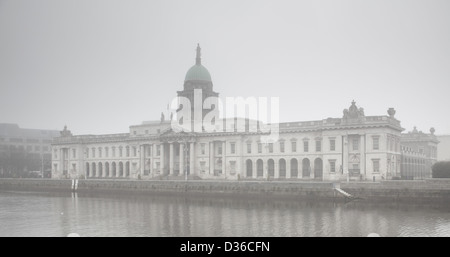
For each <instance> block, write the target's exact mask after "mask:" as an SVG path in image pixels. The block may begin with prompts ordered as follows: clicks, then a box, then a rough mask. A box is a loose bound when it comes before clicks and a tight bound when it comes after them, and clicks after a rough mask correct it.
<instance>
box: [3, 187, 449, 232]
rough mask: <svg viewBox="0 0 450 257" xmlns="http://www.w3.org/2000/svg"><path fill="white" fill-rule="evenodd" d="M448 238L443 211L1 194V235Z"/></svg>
mask: <svg viewBox="0 0 450 257" xmlns="http://www.w3.org/2000/svg"><path fill="white" fill-rule="evenodd" d="M71 233H77V234H79V235H81V236H338V237H339V236H367V235H368V234H370V233H377V234H380V235H381V236H450V211H449V209H448V207H446V208H445V207H443V206H423V205H422V206H417V205H397V204H391V205H387V206H386V205H380V204H377V205H375V204H367V203H364V202H352V203H348V204H343V203H339V204H336V203H332V202H320V203H311V202H295V201H286V202H283V201H262V200H250V199H217V198H195V197H174V196H131V195H114V196H111V195H89V194H76V193H72V194H54V193H52V194H50V193H32V192H26V193H25V192H0V236H67V235H69V234H71Z"/></svg>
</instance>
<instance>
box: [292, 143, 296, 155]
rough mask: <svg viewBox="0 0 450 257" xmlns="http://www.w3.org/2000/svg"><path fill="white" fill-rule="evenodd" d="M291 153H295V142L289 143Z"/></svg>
mask: <svg viewBox="0 0 450 257" xmlns="http://www.w3.org/2000/svg"><path fill="white" fill-rule="evenodd" d="M291 151H292V152H293V153H295V152H297V142H296V141H293V142H291Z"/></svg>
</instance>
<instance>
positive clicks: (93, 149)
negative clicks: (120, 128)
mask: <svg viewBox="0 0 450 257" xmlns="http://www.w3.org/2000/svg"><path fill="white" fill-rule="evenodd" d="M92 158H95V148H92Z"/></svg>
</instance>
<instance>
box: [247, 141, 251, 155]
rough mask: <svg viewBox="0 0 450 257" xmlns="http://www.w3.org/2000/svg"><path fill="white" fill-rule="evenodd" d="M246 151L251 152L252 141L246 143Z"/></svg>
mask: <svg viewBox="0 0 450 257" xmlns="http://www.w3.org/2000/svg"><path fill="white" fill-rule="evenodd" d="M247 153H252V143H247Z"/></svg>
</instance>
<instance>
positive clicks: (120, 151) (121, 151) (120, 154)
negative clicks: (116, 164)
mask: <svg viewBox="0 0 450 257" xmlns="http://www.w3.org/2000/svg"><path fill="white" fill-rule="evenodd" d="M122 156H123V148H122V147H121V146H120V147H119V157H122Z"/></svg>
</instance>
